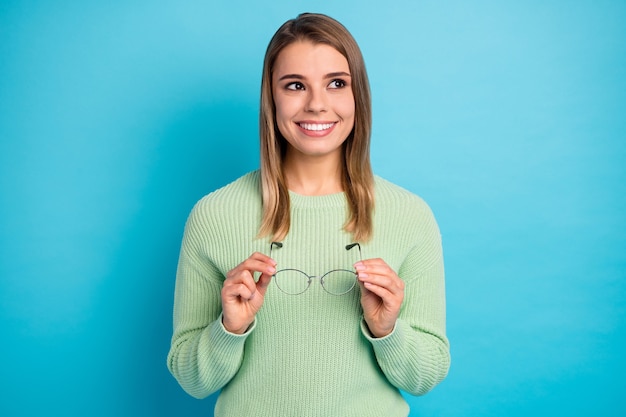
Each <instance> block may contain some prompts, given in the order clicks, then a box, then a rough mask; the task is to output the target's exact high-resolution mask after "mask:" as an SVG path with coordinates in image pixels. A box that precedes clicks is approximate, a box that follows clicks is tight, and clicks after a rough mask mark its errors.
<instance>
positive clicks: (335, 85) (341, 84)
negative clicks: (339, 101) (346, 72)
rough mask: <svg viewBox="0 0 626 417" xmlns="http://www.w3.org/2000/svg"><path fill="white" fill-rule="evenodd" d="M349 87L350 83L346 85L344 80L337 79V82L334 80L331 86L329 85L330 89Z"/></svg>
mask: <svg viewBox="0 0 626 417" xmlns="http://www.w3.org/2000/svg"><path fill="white" fill-rule="evenodd" d="M347 85H348V83H346V82H345V81H344V80H342V79H339V78H338V79H336V80H332V81H331V82H330V84H328V88H344V87H346V86H347Z"/></svg>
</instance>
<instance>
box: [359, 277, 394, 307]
mask: <svg viewBox="0 0 626 417" xmlns="http://www.w3.org/2000/svg"><path fill="white" fill-rule="evenodd" d="M361 285H362V286H363V287H362V288H365V290H367V291H369V292H371V293H373V294H375V295H376V296H378V297H379V298H380V299H381V300H382V301H383V303H385V304H387V303H388V302H390V301H391V300H392V299H394V298H395V296H394V294H393V293H392V292H391V291H389V290H388V289H387V288H385V287H381V286H379V285H376V284H372V283H371V282H362V283H361Z"/></svg>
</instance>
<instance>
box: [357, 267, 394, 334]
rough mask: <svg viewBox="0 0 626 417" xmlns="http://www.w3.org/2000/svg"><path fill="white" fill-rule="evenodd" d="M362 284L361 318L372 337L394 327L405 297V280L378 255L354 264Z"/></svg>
mask: <svg viewBox="0 0 626 417" xmlns="http://www.w3.org/2000/svg"><path fill="white" fill-rule="evenodd" d="M354 267H355V268H356V271H357V275H358V280H359V285H360V287H361V306H363V318H364V319H365V322H366V323H367V326H368V327H369V330H370V332H371V333H372V335H373V336H374V337H384V336H387V335H388V334H390V333H391V332H392V331H393V328H394V326H395V325H396V320H397V319H398V314H399V313H400V307H401V306H402V301H403V300H404V281H402V280H401V279H400V277H399V276H398V274H396V273H395V271H394V270H393V269H391V267H390V266H389V265H387V263H386V262H385V261H383V260H382V259H380V258H377V259H366V260H363V261H360V262H357V263H356V264H354Z"/></svg>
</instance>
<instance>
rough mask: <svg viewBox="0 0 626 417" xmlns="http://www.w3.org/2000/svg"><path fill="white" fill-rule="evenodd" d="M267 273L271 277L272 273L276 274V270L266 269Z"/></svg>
mask: <svg viewBox="0 0 626 417" xmlns="http://www.w3.org/2000/svg"><path fill="white" fill-rule="evenodd" d="M267 273H268V274H272V275H273V274H274V273H276V268H267Z"/></svg>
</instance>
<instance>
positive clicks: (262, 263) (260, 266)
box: [231, 257, 276, 275]
mask: <svg viewBox="0 0 626 417" xmlns="http://www.w3.org/2000/svg"><path fill="white" fill-rule="evenodd" d="M268 259H269V260H271V259H270V258H267V259H263V260H261V259H256V258H252V257H250V258H248V259H246V260H245V261H243V262H242V263H240V264H239V265H237V266H236V267H235V268H234V269H233V270H232V271H231V272H232V273H233V274H234V275H238V274H240V273H242V272H244V271H247V272H248V273H249V274H253V273H254V272H259V273H261V274H270V275H273V274H274V273H276V266H275V264H274V263H272V262H270V261H268Z"/></svg>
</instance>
